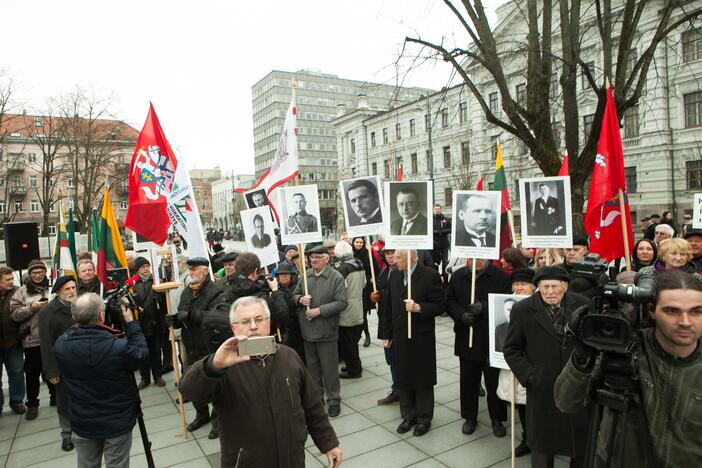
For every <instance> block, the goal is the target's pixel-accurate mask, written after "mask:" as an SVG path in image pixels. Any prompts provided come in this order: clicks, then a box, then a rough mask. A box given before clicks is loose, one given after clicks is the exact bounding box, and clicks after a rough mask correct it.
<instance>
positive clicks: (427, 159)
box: [424, 150, 434, 170]
mask: <svg viewBox="0 0 702 468" xmlns="http://www.w3.org/2000/svg"><path fill="white" fill-rule="evenodd" d="M431 157H432V155H431V154H430V153H429V150H426V151H425V152H424V160H425V161H426V162H427V170H429V164H432V165H433V164H434V162H433V161H432V162H431V163H429V160H430V159H431Z"/></svg>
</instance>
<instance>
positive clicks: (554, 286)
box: [539, 283, 563, 291]
mask: <svg viewBox="0 0 702 468" xmlns="http://www.w3.org/2000/svg"><path fill="white" fill-rule="evenodd" d="M562 287H563V284H562V283H561V284H540V285H539V289H544V290H546V291H548V290H549V289H551V290H553V291H555V290H557V289H559V288H562Z"/></svg>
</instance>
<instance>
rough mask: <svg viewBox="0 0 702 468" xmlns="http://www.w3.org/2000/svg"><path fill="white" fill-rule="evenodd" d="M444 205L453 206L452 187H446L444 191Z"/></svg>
mask: <svg viewBox="0 0 702 468" xmlns="http://www.w3.org/2000/svg"><path fill="white" fill-rule="evenodd" d="M444 205H446V206H451V205H453V187H446V188H445V189H444Z"/></svg>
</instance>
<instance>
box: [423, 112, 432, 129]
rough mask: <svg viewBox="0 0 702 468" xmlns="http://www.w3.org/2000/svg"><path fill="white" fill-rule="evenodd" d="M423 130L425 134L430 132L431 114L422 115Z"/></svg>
mask: <svg viewBox="0 0 702 468" xmlns="http://www.w3.org/2000/svg"><path fill="white" fill-rule="evenodd" d="M424 130H425V131H427V132H428V131H430V130H431V114H424Z"/></svg>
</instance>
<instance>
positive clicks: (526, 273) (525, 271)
mask: <svg viewBox="0 0 702 468" xmlns="http://www.w3.org/2000/svg"><path fill="white" fill-rule="evenodd" d="M534 274H535V272H534V270H532V269H531V268H515V269H514V270H512V276H511V278H510V279H511V281H512V283H516V282H518V281H521V282H524V283H532V284H533V283H534Z"/></svg>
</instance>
